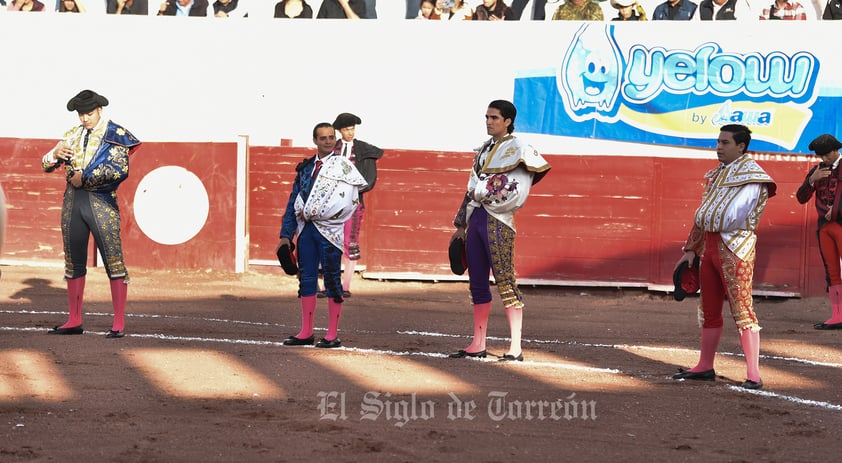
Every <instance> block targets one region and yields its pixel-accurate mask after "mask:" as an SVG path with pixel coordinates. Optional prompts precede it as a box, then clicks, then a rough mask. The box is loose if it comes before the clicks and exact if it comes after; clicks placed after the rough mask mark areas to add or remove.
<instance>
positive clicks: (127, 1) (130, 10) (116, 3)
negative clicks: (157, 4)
mask: <svg viewBox="0 0 842 463" xmlns="http://www.w3.org/2000/svg"><path fill="white" fill-rule="evenodd" d="M106 13H108V14H149V2H148V0H108V6H107V7H106Z"/></svg>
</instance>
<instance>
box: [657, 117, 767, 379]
mask: <svg viewBox="0 0 842 463" xmlns="http://www.w3.org/2000/svg"><path fill="white" fill-rule="evenodd" d="M750 142H751V131H750V130H749V128H748V127H746V126H744V125H739V124H729V125H725V126H723V127H721V128H720V132H719V138H718V139H717V142H716V156H717V158H718V159H719V162H720V164H719V166H717V167H716V168H714V169H713V170H710V171H709V172H708V173H706V174H705V177H704V178H705V191H704V194H703V195H702V202H701V205H699V208H698V209H696V214H695V219H694V221H693V228H692V229H691V230H690V235H689V237H688V238H687V241H686V242H685V244H684V247H683V248H682V251H684V256H683V257H682V258H681V259H679V260H678V262H677V263H676V268H678V267H680V266H682V265H688V264H689V265H691V266H692V265H693V262H694V260H695V259H696V258H697V257H698V256H701V262H700V264H699V267H700V268H699V278H700V280H701V297H700V299H701V300H700V305H701V308H700V309H701V310H700V314H699V320H700V321H701V323H702V333H701V349H700V351H701V352H700V355H699V362H698V363H697V364H696V366H694V367H693V368H691V369H689V370H683V369H682V370H680V371H679V373H677V374H675V375H673V377H672V378H673V379H693V380H702V381H713V380H715V379H716V372H715V371H714V369H713V362H714V357H715V356H716V349H717V347H718V346H719V338H720V337H721V336H722V328H723V324H724V322H723V319H722V305H723V303H724V302H725V300H726V299H727V300H728V304H729V306H730V308H731V316H732V317H733V318H734V322H735V323H736V325H737V330H738V332H739V334H740V344H741V346H742V348H743V354H744V355H745V360H746V380H745V381H744V382H743V383H742V387H743V388H746V389H760V388H761V387H763V381H762V380H761V378H760V365H759V361H760V325H759V324H758V321H757V315H755V313H754V301H753V299H752V293H751V291H752V283H753V280H754V258H755V253H754V251H755V244H756V243H757V235H756V234H755V231H756V230H757V226H758V224H759V223H760V216H761V214H762V213H763V210H764V209H765V208H766V200H767V199H769V198H771V197H772V196H774V195H775V191H776V189H777V187H776V185H775V182H774V180H772V178H771V177H769V175H768V174H766V172H765V171H764V170H763V168H761V167H760V166H759V165H758V164H757V163H756V162H755V161H754V160H753V159H751V157H750V156H749V155H748V145H749V143H750Z"/></svg>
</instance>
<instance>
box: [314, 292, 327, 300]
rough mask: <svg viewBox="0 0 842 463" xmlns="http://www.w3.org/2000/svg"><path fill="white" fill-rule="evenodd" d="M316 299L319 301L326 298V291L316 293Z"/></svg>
mask: <svg viewBox="0 0 842 463" xmlns="http://www.w3.org/2000/svg"><path fill="white" fill-rule="evenodd" d="M316 297H317V298H319V299H324V298H326V297H327V291H319V292H317V293H316Z"/></svg>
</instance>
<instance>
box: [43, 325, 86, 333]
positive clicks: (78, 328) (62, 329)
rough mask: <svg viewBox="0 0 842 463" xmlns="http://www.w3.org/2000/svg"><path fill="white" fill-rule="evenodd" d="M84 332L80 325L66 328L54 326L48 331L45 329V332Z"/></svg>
mask: <svg viewBox="0 0 842 463" xmlns="http://www.w3.org/2000/svg"><path fill="white" fill-rule="evenodd" d="M84 332H85V330H83V329H82V325H79V326H69V327H67V328H59V327H58V326H56V327H54V328H53V329H51V330H50V331H47V334H82V333H84Z"/></svg>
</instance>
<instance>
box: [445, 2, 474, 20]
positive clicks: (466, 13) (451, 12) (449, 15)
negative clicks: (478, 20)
mask: <svg viewBox="0 0 842 463" xmlns="http://www.w3.org/2000/svg"><path fill="white" fill-rule="evenodd" d="M448 4H450V5H453V6H451V7H449V8H448V6H447V5H448ZM436 7H437V8H438V9H439V10H440V11H441V19H444V20H451V21H470V20H471V19H472V18H473V16H474V10H473V8H471V7H470V6H469V5H467V4H465V0H451V2H450V3H448V2H447V1H445V0H438V1H437V2H436Z"/></svg>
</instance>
